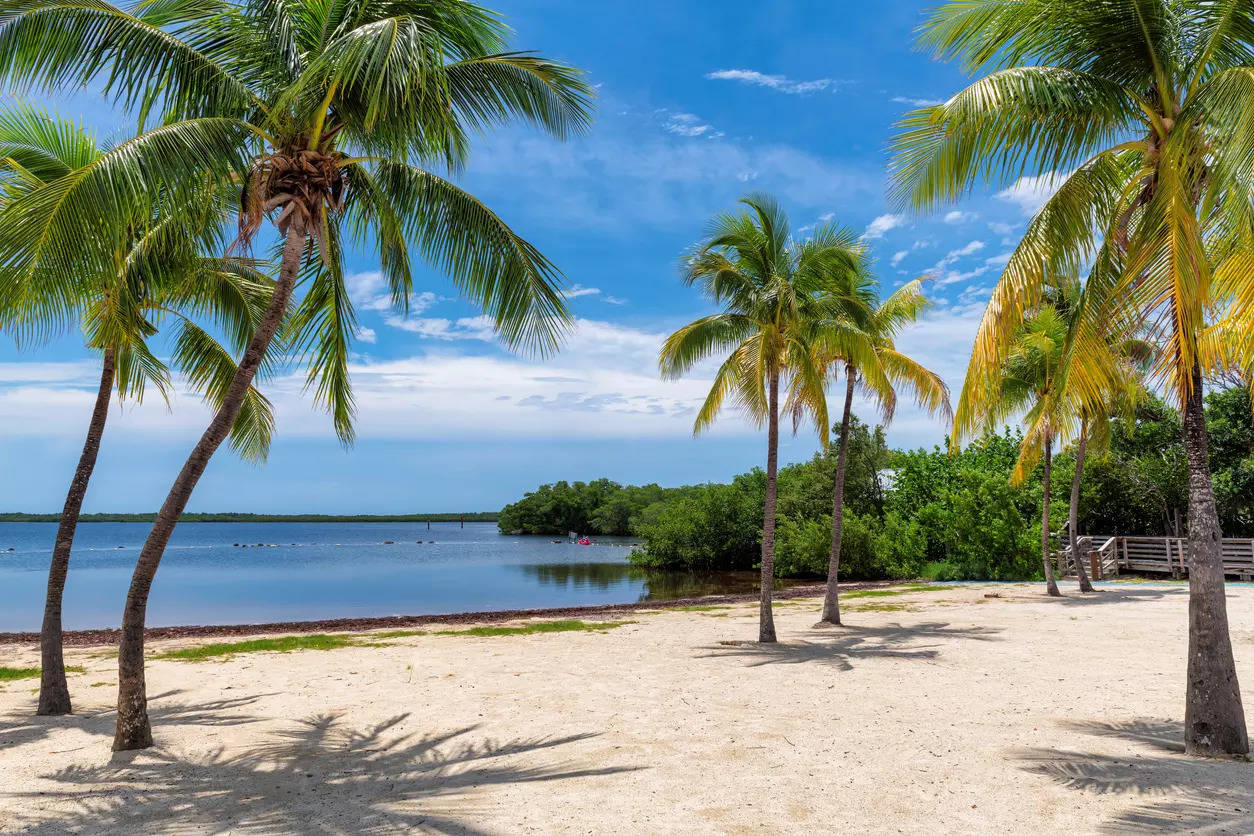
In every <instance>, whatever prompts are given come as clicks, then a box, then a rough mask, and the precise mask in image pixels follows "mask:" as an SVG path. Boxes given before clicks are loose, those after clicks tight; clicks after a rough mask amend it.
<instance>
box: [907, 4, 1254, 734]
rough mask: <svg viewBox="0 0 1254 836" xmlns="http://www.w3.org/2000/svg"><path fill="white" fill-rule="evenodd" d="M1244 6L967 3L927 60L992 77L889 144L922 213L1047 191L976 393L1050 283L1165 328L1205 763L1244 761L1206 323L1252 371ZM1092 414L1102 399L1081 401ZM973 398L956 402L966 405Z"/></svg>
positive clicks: (1253, 298)
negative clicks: (1178, 427)
mask: <svg viewBox="0 0 1254 836" xmlns="http://www.w3.org/2000/svg"><path fill="white" fill-rule="evenodd" d="M1252 11H1254V9H1252V8H1251V6H1250V4H1249V2H1248V0H1108V2H1102V3H1093V2H1087V0H1023V2H1015V3H1006V2H1001V0H963V2H956V1H955V2H947V3H944V4H943V5H941V6H940V7H939V8H937V9H936V10H935V11H933V12H932V13H931V16H930V18H929V19H928V21H927V22H926V23H925V25H924V27H923V30H922V34H921V42H922V44H923V45H924V46H926V47H928V48H930V49H932V50H933V51H934V53H935V54H936V55H937V56H938V57H939V58H942V59H959V60H961V62H962V63H963V65H964V67H965V69H966V70H968V71H970V72H972V73H985V74H984V75H983V76H982V77H980V78H979V79H978V80H977V81H975V82H974V83H973V84H971V85H970V86H969V87H967V88H966V89H965V90H963V91H962V92H960V93H958V94H957V95H955V96H953V97H952V98H950V99H949V100H948V101H947V102H945V103H944V104H941V105H936V106H934V107H925V108H920V109H918V110H915V111H913V112H912V113H910V114H909V115H908V116H907V117H906V118H905V120H904V122H903V123H902V125H901V131H900V133H899V134H898V137H897V139H896V142H895V149H894V160H893V163H892V178H893V180H894V184H895V189H894V190H895V194H896V197H897V198H898V199H899V200H900V201H901V202H902V203H905V204H909V205H913V206H914V207H916V208H918V209H930V208H933V207H936V206H938V205H940V204H942V203H945V202H947V201H950V200H953V199H956V198H958V197H960V196H962V195H964V194H966V193H967V192H968V191H969V190H971V189H972V188H973V187H974V186H975V184H976V183H977V182H979V181H985V182H988V183H990V184H995V185H1000V184H1009V183H1013V182H1015V181H1016V180H1017V179H1018V178H1020V177H1025V176H1028V177H1036V178H1040V179H1038V180H1036V181H1035V182H1036V183H1037V184H1038V185H1046V186H1049V187H1050V188H1051V190H1052V191H1053V195H1052V197H1050V198H1049V200H1048V201H1047V202H1046V203H1045V204H1044V206H1043V207H1042V208H1041V209H1040V210H1039V211H1038V212H1037V213H1036V215H1035V216H1034V217H1033V219H1032V221H1031V222H1030V223H1029V225H1028V228H1027V231H1026V232H1025V234H1024V236H1023V239H1022V241H1021V242H1020V243H1019V245H1018V247H1017V248H1016V249H1015V251H1014V253H1013V254H1012V255H1011V257H1010V261H1009V262H1008V263H1007V264H1006V266H1005V268H1004V271H1003V273H1002V277H1001V280H1000V281H999V283H998V285H997V287H996V288H995V290H994V291H993V295H992V297H991V299H990V301H989V305H988V307H987V309H986V311H985V314H984V319H983V321H982V323H981V326H980V329H979V332H978V335H977V337H976V346H975V351H974V353H973V356H972V360H971V365H970V368H969V371H968V376H967V380H966V383H965V384H964V390H965V389H966V387H989V386H991V385H992V384H991V382H990V381H992V380H995V378H996V376H997V373H998V370H999V369H1000V367H1001V366H1002V364H1003V362H1004V361H1005V359H1006V357H1007V355H1008V353H1009V351H1010V350H1011V347H1012V346H1013V345H1014V343H1015V340H1016V338H1017V336H1018V335H1019V326H1020V325H1021V323H1022V322H1023V320H1024V318H1025V317H1026V316H1027V315H1028V313H1029V311H1031V310H1032V309H1033V308H1034V307H1035V305H1036V304H1037V302H1038V301H1039V299H1040V296H1041V288H1042V287H1043V286H1044V284H1045V283H1046V281H1047V277H1049V276H1051V275H1076V274H1078V273H1079V271H1080V269H1081V268H1082V267H1085V266H1087V265H1089V264H1092V265H1093V267H1092V271H1091V272H1090V273H1089V278H1088V279H1087V281H1086V286H1101V287H1103V288H1104V290H1103V292H1102V294H1101V296H1102V298H1104V299H1107V300H1109V304H1108V305H1100V306H1094V308H1095V309H1094V310H1093V311H1092V312H1091V313H1092V315H1093V316H1094V317H1097V318H1104V321H1107V322H1111V323H1114V325H1115V326H1116V331H1117V332H1119V333H1133V332H1135V331H1136V329H1137V328H1139V327H1141V326H1142V325H1143V324H1145V323H1147V322H1153V323H1161V325H1162V329H1163V331H1164V333H1165V334H1166V337H1167V343H1166V345H1165V350H1164V351H1163V352H1162V356H1161V359H1160V360H1159V362H1158V364H1157V366H1156V368H1155V377H1156V379H1157V380H1159V381H1161V382H1162V384H1163V385H1165V387H1166V388H1167V389H1168V390H1169V391H1170V392H1171V393H1172V394H1173V395H1174V396H1175V397H1176V399H1177V400H1178V402H1179V403H1180V406H1181V411H1182V414H1183V422H1182V423H1183V437H1184V445H1185V448H1186V452H1187V460H1188V466H1189V473H1190V478H1189V491H1190V496H1189V566H1190V570H1189V599H1190V606H1189V637H1190V638H1189V650H1188V673H1187V683H1188V687H1187V695H1186V700H1185V741H1186V749H1187V751H1188V752H1190V753H1193V754H1197V755H1217V756H1218V755H1231V754H1238V753H1245V752H1248V750H1249V738H1248V734H1247V731H1246V726H1245V714H1244V710H1243V708H1242V704H1241V692H1240V687H1239V685H1238V682H1237V676H1236V668H1235V665H1234V662H1233V656H1232V642H1231V637H1230V635H1229V629H1228V614H1227V607H1226V602H1225V599H1224V574H1223V564H1222V560H1221V554H1220V552H1221V537H1222V534H1221V532H1220V529H1219V517H1218V513H1217V510H1216V506H1215V497H1214V486H1213V484H1212V482H1211V478H1210V472H1209V465H1208V461H1207V439H1206V426H1205V421H1204V414H1203V391H1202V374H1203V370H1204V368H1206V367H1207V366H1208V365H1210V364H1211V363H1212V362H1213V361H1214V360H1215V357H1214V356H1213V355H1212V354H1208V352H1207V349H1206V346H1205V345H1204V343H1203V342H1202V341H1201V339H1200V338H1201V337H1202V335H1203V333H1204V332H1205V330H1206V329H1207V327H1208V326H1207V322H1208V319H1209V321H1212V322H1214V323H1215V325H1214V326H1210V327H1224V328H1227V329H1228V330H1229V331H1230V332H1231V333H1234V334H1237V335H1239V339H1240V341H1241V349H1240V353H1243V354H1244V355H1246V356H1249V357H1254V345H1252V343H1254V336H1251V334H1252V333H1254V329H1252V328H1251V327H1250V323H1251V319H1252V316H1251V308H1252V307H1254V271H1251V270H1250V269H1249V267H1250V265H1251V264H1254V251H1252V248H1251V246H1250V244H1249V242H1250V241H1251V240H1254V239H1252V236H1251V230H1252V229H1254V207H1252V206H1251V202H1250V182H1249V178H1250V174H1249V172H1250V171H1251V167H1250V165H1249V163H1250V161H1251V159H1254V57H1251V52H1250V49H1249V43H1250V40H1251V31H1250V19H1251V12H1252ZM1081 394H1082V396H1083V398H1084V399H1085V400H1089V399H1090V398H1091V399H1093V400H1097V399H1098V397H1099V395H1098V394H1097V393H1081ZM964 396H965V392H964Z"/></svg>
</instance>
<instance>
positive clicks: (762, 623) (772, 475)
mask: <svg viewBox="0 0 1254 836" xmlns="http://www.w3.org/2000/svg"><path fill="white" fill-rule="evenodd" d="M767 409H768V410H769V412H770V414H769V416H768V417H767V424H766V501H765V502H763V503H762V515H763V516H762V594H761V598H760V600H759V604H758V641H760V642H773V641H775V616H774V614H773V613H772V611H771V590H772V588H773V587H774V585H775V500H776V484H775V483H776V478H777V476H778V471H779V372H778V371H772V372H771V379H770V392H769V393H768V395H767Z"/></svg>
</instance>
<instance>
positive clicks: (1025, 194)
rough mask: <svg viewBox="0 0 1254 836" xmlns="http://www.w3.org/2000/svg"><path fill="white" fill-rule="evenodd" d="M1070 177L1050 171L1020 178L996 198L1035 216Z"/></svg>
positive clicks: (1066, 174) (1066, 173)
mask: <svg viewBox="0 0 1254 836" xmlns="http://www.w3.org/2000/svg"><path fill="white" fill-rule="evenodd" d="M1070 176H1071V175H1070V173H1068V172H1058V171H1050V172H1046V173H1045V174H1039V175H1036V176H1035V177H1020V178H1019V179H1018V180H1016V181H1015V182H1014V185H1012V186H1010V187H1009V188H1007V189H1002V190H1001V191H1000V192H998V193H997V195H996V196H997V197H998V198H999V199H1001V200H1006V201H1009V202H1010V203H1013V204H1015V205H1016V206H1018V207H1019V211H1021V212H1022V213H1023V214H1025V215H1035V214H1036V213H1037V212H1039V211H1040V209H1041V207H1042V206H1044V205H1045V204H1046V202H1047V201H1048V200H1049V199H1050V198H1051V197H1053V196H1054V192H1056V191H1058V189H1059V188H1060V187H1061V186H1062V184H1063V183H1065V182H1066V180H1067V178H1068V177H1070Z"/></svg>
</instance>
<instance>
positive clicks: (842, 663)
mask: <svg viewBox="0 0 1254 836" xmlns="http://www.w3.org/2000/svg"><path fill="white" fill-rule="evenodd" d="M823 630H825V631H826V630H830V631H831V636H832V637H831V638H829V639H824V640H821V641H808V640H803V641H799V642H777V643H775V644H760V643H758V642H728V643H726V644H719V645H715V646H712V647H702V648H699V650H700V651H703V652H701V653H698V654H697V658H698V659H729V658H738V659H743V660H744V661H745V664H746V665H748V666H749V667H757V666H759V665H777V664H788V665H800V664H807V663H811V662H816V663H820V664H828V665H832V666H834V667H836V668H837V669H838V670H842V671H848V670H853V663H854V662H855V661H857V660H859V659H872V658H879V659H885V658H887V659H935V658H936V657H937V656H939V655H940V651H939V650H938V649H937V648H938V646H939V644H940V643H941V642H943V641H946V640H950V639H973V640H976V641H995V640H996V639H997V637H998V634H999V633H1000V632H1001V630H1000V629H998V628H994V627H974V626H973V627H954V626H952V625H950V624H948V623H946V622H942V621H927V622H923V623H920V624H910V625H902V624H889V625H886V626H883V627H862V626H851V627H830V628H828V627H824V628H823Z"/></svg>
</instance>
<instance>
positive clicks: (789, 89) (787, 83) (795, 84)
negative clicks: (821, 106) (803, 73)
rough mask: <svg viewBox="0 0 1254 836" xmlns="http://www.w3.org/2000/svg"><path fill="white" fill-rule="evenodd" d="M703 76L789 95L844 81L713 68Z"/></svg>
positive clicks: (818, 89) (832, 86)
mask: <svg viewBox="0 0 1254 836" xmlns="http://www.w3.org/2000/svg"><path fill="white" fill-rule="evenodd" d="M705 77H706V78H708V79H712V80H715V81H739V82H741V83H743V84H752V85H754V86H757V87H766V88H769V89H771V90H776V91H778V92H780V93H788V94H790V95H803V94H805V93H817V92H819V91H822V90H827V89H829V88H834V87H839V86H841V85H842V84H845V83H846V82H842V81H840V80H838V79H835V78H815V79H811V80H809V81H797V80H796V79H791V78H789V77H788V76H783V75H771V74H768V73H760V72H758V71H757V70H715V71H714V72H712V73H706V74H705Z"/></svg>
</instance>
